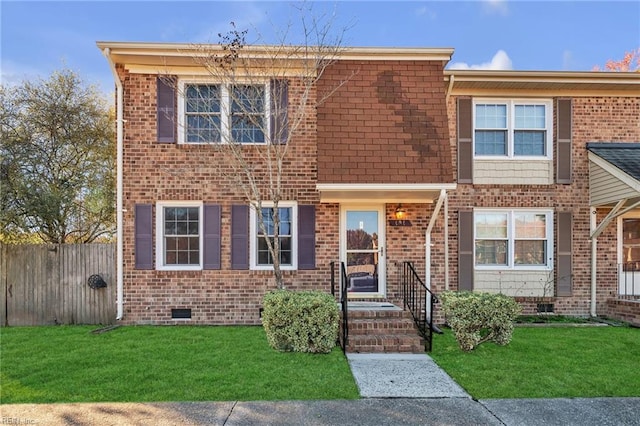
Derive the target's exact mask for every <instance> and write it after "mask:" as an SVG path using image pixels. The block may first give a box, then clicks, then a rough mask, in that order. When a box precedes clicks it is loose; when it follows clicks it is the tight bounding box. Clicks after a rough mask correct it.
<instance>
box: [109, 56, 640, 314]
mask: <svg viewBox="0 0 640 426" xmlns="http://www.w3.org/2000/svg"><path fill="white" fill-rule="evenodd" d="M98 46H99V48H100V49H101V50H103V53H104V54H105V56H106V57H107V59H108V61H109V64H110V65H111V66H112V70H113V71H114V75H115V76H116V78H117V80H116V82H117V86H118V98H117V99H118V101H117V102H118V121H119V126H118V129H119V131H118V145H119V156H118V158H119V161H118V163H119V170H118V173H119V176H120V177H121V179H119V188H118V189H119V195H118V203H119V233H120V237H121V238H120V246H119V257H120V265H121V266H120V271H119V283H118V286H119V297H118V305H119V314H118V315H119V319H121V320H123V321H124V322H126V323H135V324H145V323H149V324H175V323H179V322H184V321H185V320H187V321H190V323H194V324H258V323H259V322H260V317H259V308H260V307H261V299H262V296H263V295H264V293H265V292H267V291H269V290H272V289H274V288H275V283H274V280H273V271H272V269H271V263H272V261H273V260H272V259H271V257H270V256H269V254H268V253H267V251H266V247H265V244H264V238H263V237H262V236H261V234H262V231H261V229H260V227H259V226H258V224H257V219H256V211H255V210H254V209H252V208H251V207H250V205H249V202H248V200H247V198H246V196H245V195H244V193H243V192H242V191H241V189H240V188H238V187H237V186H236V185H234V180H233V173H232V171H231V170H230V168H229V167H228V166H227V165H226V164H224V162H223V157H222V156H221V153H220V152H219V150H217V149H216V146H217V145H219V144H220V143H221V141H223V140H228V139H231V140H234V141H237V142H241V144H239V146H241V147H242V149H243V150H244V155H245V156H246V158H248V159H249V160H250V161H251V162H252V164H255V170H256V173H257V174H258V175H260V170H261V167H264V166H265V164H264V162H263V161H262V159H261V158H262V157H261V153H264V151H265V150H264V147H265V146H266V145H267V144H269V143H275V142H276V139H277V137H276V136H274V134H271V132H264V131H260V130H259V129H257V128H252V127H251V126H247V125H246V123H245V125H244V126H242V125H236V124H235V123H236V121H234V118H233V117H234V106H233V105H234V101H233V100H232V99H234V95H237V96H238V97H241V98H243V99H249V98H251V99H258V102H257V103H256V104H258V105H261V106H260V107H259V108H258V109H257V110H256V111H254V113H255V114H256V115H257V116H258V118H259V119H260V120H265V121H264V122H269V123H270V125H269V126H267V128H268V129H269V130H270V131H272V130H273V129H276V128H281V127H282V126H286V125H287V124H288V123H287V121H286V120H284V121H279V117H280V116H281V114H278V113H277V112H276V111H275V107H274V105H275V104H274V102H273V99H276V98H277V99H283V102H282V104H283V105H286V106H287V108H288V109H289V110H288V111H289V117H292V116H293V114H292V111H293V110H292V109H293V108H301V107H300V105H301V102H300V101H301V99H302V98H303V97H305V96H307V95H310V96H312V97H315V98H317V99H319V98H320V97H323V96H324V94H326V93H331V96H329V97H328V98H327V99H326V100H325V101H324V102H322V103H320V104H319V105H317V106H316V105H315V103H314V102H307V103H304V102H302V105H303V108H306V109H307V111H305V120H304V122H303V123H302V124H301V125H300V126H298V127H296V128H295V132H294V133H293V134H292V135H291V138H290V139H289V142H288V145H287V161H285V167H284V169H283V182H284V190H283V197H282V200H281V201H280V203H279V207H280V208H279V213H280V218H281V232H280V239H279V241H280V243H281V246H282V253H281V258H280V260H281V263H282V269H283V270H284V282H285V285H286V287H287V288H289V289H300V290H307V289H308V290H311V289H315V290H321V291H326V292H330V291H331V284H330V283H331V264H332V262H334V264H337V265H339V264H340V263H341V262H342V263H344V265H345V270H346V274H347V280H348V283H347V284H348V291H349V293H348V294H349V298H350V300H358V301H384V302H391V303H394V304H396V305H398V306H402V299H401V285H400V274H401V269H402V265H403V263H404V262H407V261H408V262H411V263H412V264H413V266H414V267H415V269H416V271H418V273H419V274H420V276H421V277H422V279H423V281H424V282H425V283H426V284H427V285H428V286H429V287H430V288H431V289H432V290H433V291H434V292H435V293H439V292H442V291H444V290H447V289H451V290H456V289H472V290H477V291H490V292H502V293H505V294H508V295H511V296H514V297H516V298H517V300H518V301H519V302H521V303H522V304H523V306H524V308H525V311H526V312H529V313H533V312H536V311H537V310H539V309H544V310H551V309H553V311H554V312H556V313H560V314H568V315H590V314H593V315H596V314H597V315H609V316H616V315H617V316H619V317H621V316H623V315H627V317H625V319H633V317H634V315H637V316H638V317H640V312H638V311H640V309H638V307H637V303H640V302H637V299H634V297H633V296H634V295H638V294H640V282H638V284H636V285H635V286H633V285H632V286H631V287H630V286H629V283H630V282H631V281H629V280H627V281H625V284H626V288H621V287H620V285H619V282H621V281H620V279H619V276H623V275H624V276H625V277H627V276H633V272H634V271H635V270H636V269H637V268H635V267H634V266H633V263H632V262H634V261H640V220H638V218H640V208H638V202H639V201H640V181H639V178H640V176H638V173H639V172H638V170H640V167H638V169H636V166H637V164H640V162H639V163H633V159H634V158H635V159H640V150H638V149H636V147H637V146H640V74H637V73H636V74H632V73H624V74H617V73H616V74H609V73H550V72H544V73H542V72H537V73H536V72H480V71H445V70H444V68H445V66H446V64H447V62H448V61H449V59H450V57H451V55H452V53H453V51H452V50H450V49H375V48H357V49H356V48H354V49H344V50H343V51H341V52H339V53H338V55H337V57H336V58H335V61H334V62H333V63H332V64H331V65H330V66H329V67H328V68H326V69H325V70H324V73H323V74H322V76H321V78H320V79H319V80H318V82H317V87H314V88H313V90H311V92H305V90H304V88H303V86H302V84H301V80H300V78H301V75H300V74H299V70H298V71H296V68H295V67H294V68H293V69H292V70H291V71H290V72H288V73H284V74H283V73H281V72H280V73H278V74H277V75H276V74H275V73H274V75H269V72H268V71H266V72H265V71H264V70H262V71H261V72H262V74H261V76H262V77H261V79H259V81H258V83H256V80H251V81H252V83H251V84H244V85H231V84H225V83H224V82H223V81H219V80H216V78H215V77H213V75H212V73H209V72H207V70H206V69H205V66H204V65H203V64H202V61H197V60H194V58H195V57H196V56H197V52H196V51H194V50H193V49H194V47H193V46H187V45H172V44H153V43H98ZM260 49H261V48H255V49H251V50H249V51H248V53H247V54H255V55H260V54H263V52H261V51H260ZM283 63H284V62H283ZM282 66H283V67H284V65H282ZM297 72H298V74H296V73H297ZM283 75H284V77H283ZM276 77H277V78H276ZM169 82H171V83H172V84H169ZM283 88H284V90H283ZM205 119H206V120H205ZM203 120H204V121H203ZM289 120H291V118H290V119H289ZM211 122H215V123H219V124H217V125H216V126H213V127H212V126H210V125H207V124H203V123H211ZM205 142H206V143H205ZM222 143H223V142H222ZM634 144H635V145H634ZM634 164H636V165H635V166H634ZM265 176H266V175H265ZM258 185H259V186H260V189H261V191H262V192H264V193H265V194H267V193H268V191H269V182H268V180H267V179H264V180H259V181H258ZM264 199H265V204H264V206H265V207H266V208H265V210H264V212H265V214H269V210H270V209H268V206H269V204H268V197H265V198H264ZM612 212H613V213H612ZM267 232H268V231H267ZM592 236H594V238H591V237H592ZM593 241H596V243H595V244H594V243H593ZM594 253H595V254H596V255H595V256H593V254H594ZM592 258H594V259H596V262H595V263H592ZM594 290H595V291H594ZM621 296H624V297H621ZM628 312H631V313H630V314H629V313H628ZM634 312H638V313H637V314H635V313H634ZM438 315H439V314H438V312H437V311H436V318H438ZM636 319H637V320H638V319H639V318H637V317H636Z"/></svg>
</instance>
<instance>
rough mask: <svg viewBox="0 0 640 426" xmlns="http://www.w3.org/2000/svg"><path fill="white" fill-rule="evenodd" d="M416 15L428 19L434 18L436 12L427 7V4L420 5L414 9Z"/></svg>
mask: <svg viewBox="0 0 640 426" xmlns="http://www.w3.org/2000/svg"><path fill="white" fill-rule="evenodd" d="M415 14H416V16H420V17H421V16H424V17H426V18H428V19H436V14H435V12H434V11H433V10H431V9H429V8H428V7H427V6H422V7H419V8H418V9H416V11H415Z"/></svg>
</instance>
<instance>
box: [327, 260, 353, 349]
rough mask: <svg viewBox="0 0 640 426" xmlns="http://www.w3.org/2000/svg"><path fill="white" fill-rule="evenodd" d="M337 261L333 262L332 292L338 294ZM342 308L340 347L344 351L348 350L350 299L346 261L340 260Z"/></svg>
mask: <svg viewBox="0 0 640 426" xmlns="http://www.w3.org/2000/svg"><path fill="white" fill-rule="evenodd" d="M335 284H336V262H331V294H332V295H333V296H335V295H336V291H335ZM340 308H341V310H342V319H341V321H340V325H341V335H342V339H341V340H339V341H340V347H341V348H342V351H343V352H346V350H347V341H348V339H349V316H348V312H347V311H348V299H347V269H346V267H345V266H344V262H340Z"/></svg>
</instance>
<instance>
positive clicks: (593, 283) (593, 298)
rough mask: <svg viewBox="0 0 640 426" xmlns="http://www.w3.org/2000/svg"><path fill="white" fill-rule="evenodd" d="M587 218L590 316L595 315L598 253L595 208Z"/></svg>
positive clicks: (590, 210)
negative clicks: (589, 247)
mask: <svg viewBox="0 0 640 426" xmlns="http://www.w3.org/2000/svg"><path fill="white" fill-rule="evenodd" d="M589 213H590V214H589V219H590V228H591V312H590V313H591V316H592V317H595V316H596V276H597V274H596V272H597V256H596V254H597V253H598V236H597V235H594V232H595V230H596V227H597V226H596V219H597V218H596V209H595V207H591V208H590V209H589Z"/></svg>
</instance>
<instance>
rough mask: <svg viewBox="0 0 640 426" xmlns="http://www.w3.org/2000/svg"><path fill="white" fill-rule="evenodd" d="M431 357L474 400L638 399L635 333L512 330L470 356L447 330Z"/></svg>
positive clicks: (638, 335) (639, 351)
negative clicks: (506, 338) (507, 338)
mask: <svg viewBox="0 0 640 426" xmlns="http://www.w3.org/2000/svg"><path fill="white" fill-rule="evenodd" d="M431 356H432V357H433V358H434V360H435V361H436V363H437V364H438V365H440V366H441V367H442V368H443V369H444V370H445V371H446V372H447V373H449V375H451V376H452V377H453V378H454V379H455V380H456V382H458V384H460V385H461V386H462V387H464V388H465V390H466V391H467V392H468V393H470V394H471V395H472V396H473V397H474V398H477V399H485V398H558V397H613V396H620V397H627V396H635V397H638V396H640V368H639V366H640V329H637V328H630V327H516V329H515V331H514V333H513V340H512V341H511V343H510V344H509V345H507V346H498V345H495V344H494V343H490V342H488V343H483V344H481V345H480V346H479V347H478V348H476V349H475V350H474V351H472V352H470V353H464V352H462V351H461V350H460V349H459V348H458V344H457V342H456V341H455V338H454V337H453V333H452V332H451V330H449V329H445V334H444V335H436V336H435V341H434V350H433V352H432V353H431Z"/></svg>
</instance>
